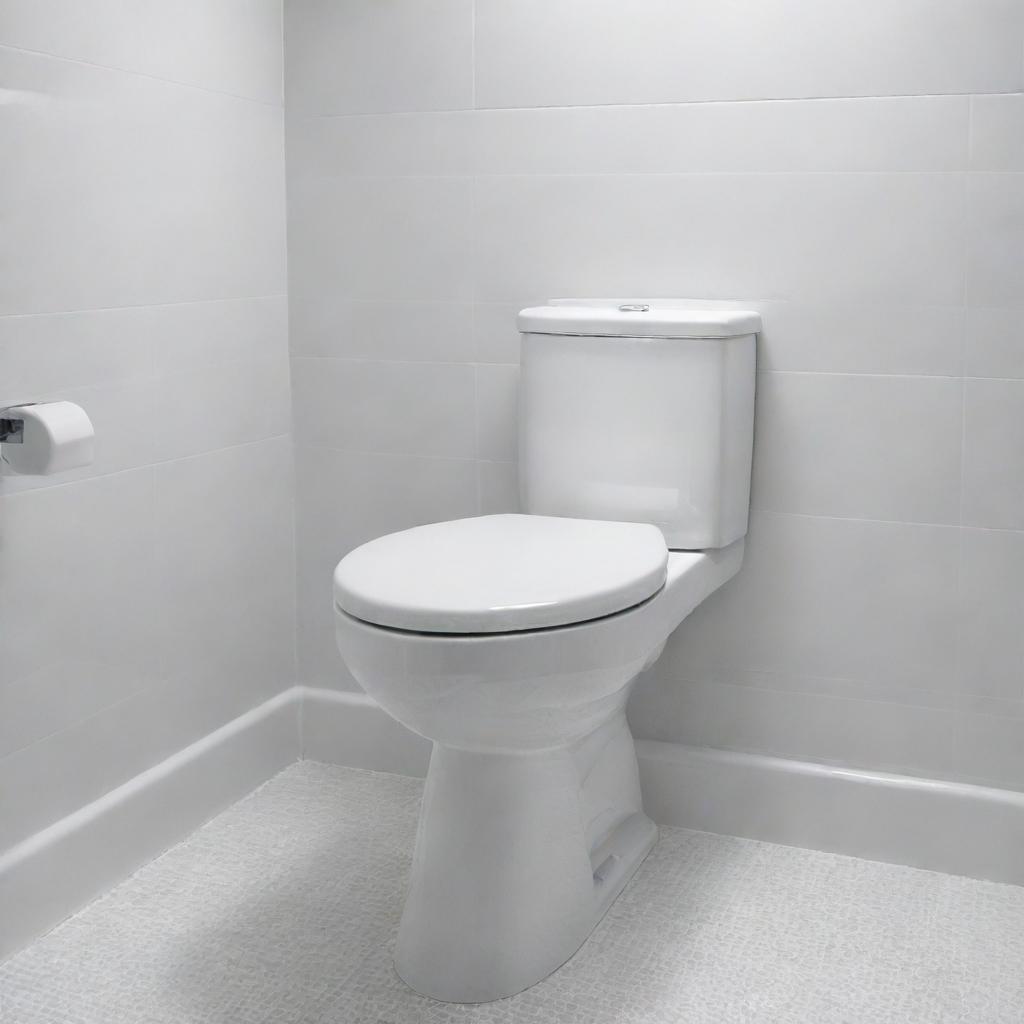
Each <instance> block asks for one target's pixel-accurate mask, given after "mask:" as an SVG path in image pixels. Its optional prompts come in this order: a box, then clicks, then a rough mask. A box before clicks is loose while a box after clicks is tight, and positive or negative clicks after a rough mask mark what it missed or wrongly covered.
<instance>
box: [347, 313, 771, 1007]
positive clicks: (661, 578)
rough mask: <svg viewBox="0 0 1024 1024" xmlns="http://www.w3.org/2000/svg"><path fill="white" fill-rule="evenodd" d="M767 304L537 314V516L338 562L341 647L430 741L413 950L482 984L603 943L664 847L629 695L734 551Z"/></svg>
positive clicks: (420, 971) (527, 416)
mask: <svg viewBox="0 0 1024 1024" xmlns="http://www.w3.org/2000/svg"><path fill="white" fill-rule="evenodd" d="M760 328H761V321H760V318H759V316H758V314H757V313H752V312H746V311H738V310H707V309H700V310H697V309H691V308H688V307H687V305H686V304H685V303H682V302H672V301H658V300H650V301H633V300H630V301H624V300H609V301H597V300H586V301H582V300H558V301H555V302H552V303H550V304H549V305H547V306H540V307H536V308H532V309H525V310H523V311H522V312H521V313H520V314H519V330H520V332H521V334H522V340H523V347H522V353H523V354H522V376H521V387H520V396H521V397H520V417H519V476H520V498H521V508H522V510H523V513H522V514H517V515H492V516H479V517H475V518H469V519H460V520H455V521H453V522H446V523H435V524H431V525H427V526H419V527H416V528H413V529H410V530H404V531H402V532H400V533H395V534H391V535H389V536H385V537H380V538H378V539H377V540H373V541H370V542H369V543H367V544H364V545H362V546H361V547H359V548H357V549H355V550H354V551H352V552H351V553H349V554H348V555H346V556H345V558H343V559H342V560H341V562H340V563H339V565H338V567H337V569H336V571H335V576H334V598H335V612H336V627H337V628H336V632H337V641H338V648H339V650H340V652H341V655H342V657H343V659H344V661H345V663H346V664H347V666H348V667H349V669H350V670H351V672H352V674H353V675H354V676H355V678H356V679H357V680H358V681H359V683H360V684H361V685H362V686H363V687H364V688H365V689H366V691H367V693H369V694H370V695H371V696H373V697H374V698H375V699H376V700H377V701H378V702H379V704H380V706H381V707H382V708H383V709H384V710H385V711H387V712H388V713H389V714H390V715H392V716H393V717H394V718H395V719H397V720H398V721H399V722H401V723H403V724H404V725H406V726H408V728H410V729H411V730H413V731H414V732H416V733H419V734H420V735H421V736H424V737H426V738H427V739H429V740H431V741H432V742H433V752H432V754H431V759H430V767H429V770H428V773H427V779H426V786H425V791H424V795H423V804H422V809H421V813H420V822H419V827H418V831H417V836H416V847H415V852H414V854H413V862H412V868H411V875H410V880H409V888H408V893H407V896H406V901H405V908H404V911H403V914H402V920H401V925H400V928H399V933H398V940H397V945H396V949H395V968H396V970H397V972H398V974H399V975H400V977H401V978H402V979H403V980H404V981H405V982H406V983H407V984H408V985H410V986H411V987H412V988H413V989H415V990H416V991H418V992H420V993H422V994H424V995H426V996H430V997H431V998H434V999H438V1000H444V1001H449V1002H466V1003H469V1002H484V1001H488V1000H493V999H499V998H502V997H504V996H510V995H513V994H515V993H516V992H519V991H521V990H523V989H525V988H528V987H529V986H531V985H533V984H535V983H537V982H538V981H541V980H542V979H543V978H545V977H546V976H547V975H549V974H551V972H552V971H554V970H556V969H557V968H558V967H559V966H560V965H561V964H563V963H564V962H565V961H566V960H568V959H569V958H570V957H571V956H572V955H573V954H574V953H575V952H576V951H577V950H578V949H579V948H580V946H581V945H582V944H583V943H584V941H585V940H586V939H587V936H588V935H589V934H590V933H591V931H592V930H593V929H594V927H595V925H596V924H597V923H598V922H599V921H600V920H601V918H602V916H603V915H604V913H605V912H606V911H607V909H608V908H609V906H610V905H611V904H612V902H613V901H614V900H615V898H616V897H617V896H618V895H619V893H620V892H621V891H622V889H623V887H624V886H625V884H626V883H627V882H628V881H629V879H630V877H631V876H632V875H633V873H634V872H635V871H636V869H637V868H638V867H639V865H640V863H641V862H642V861H643V859H644V857H646V856H647V854H648V853H649V852H650V850H651V848H652V846H653V845H654V843H655V841H656V839H657V835H658V833H657V828H656V826H655V825H654V823H653V822H652V821H651V820H650V819H649V818H648V817H647V816H646V815H645V814H644V810H643V801H642V798H641V794H640V784H639V778H638V772H637V761H636V753H635V749H634V744H633V737H632V735H631V734H630V730H629V726H628V724H627V722H626V715H625V709H626V700H627V697H628V696H629V692H630V688H631V686H632V683H633V681H634V680H635V679H636V678H637V676H638V675H639V673H640V672H642V671H643V670H644V668H646V667H647V666H649V665H650V664H652V663H653V662H654V660H655V659H656V658H657V657H658V655H659V654H660V653H661V650H662V648H663V647H664V644H665V641H666V640H667V638H668V636H669V634H670V633H671V632H672V631H673V630H674V629H675V628H676V627H677V626H678V625H679V623H680V622H682V621H683V619H684V618H686V616H687V615H689V614H690V612H691V611H693V609H694V608H696V607H697V606H698V605H699V604H700V603H701V602H702V601H703V600H705V598H707V597H708V596H709V595H710V594H712V593H713V592H714V591H715V590H717V589H718V588H719V587H720V586H722V584H723V583H725V582H726V581H727V580H729V579H730V578H731V577H732V576H733V575H735V573H736V572H737V571H738V570H739V568H740V564H741V562H742V559H743V544H744V541H743V538H744V536H745V534H746V531H747V515H748V507H749V497H750V466H751V448H752V439H753V412H754V372H755V339H756V335H757V333H758V331H759V330H760Z"/></svg>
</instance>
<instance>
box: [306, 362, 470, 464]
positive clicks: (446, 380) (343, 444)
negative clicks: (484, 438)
mask: <svg viewBox="0 0 1024 1024" xmlns="http://www.w3.org/2000/svg"><path fill="white" fill-rule="evenodd" d="M292 381H293V401H294V410H295V411H294V419H295V436H296V439H297V440H298V441H299V442H300V443H303V444H316V445H325V446H327V447H331V448H339V449H343V450H346V451H363V452H386V453H390V454H394V455H433V456H452V457H458V458H467V459H471V458H473V457H474V456H475V454H476V443H475V437H474V433H475V431H474V416H475V413H474V394H475V385H474V373H473V367H472V366H468V365H461V364H456V363H385V362H370V361H363V360H342V359H306V358H295V359H293V360H292Z"/></svg>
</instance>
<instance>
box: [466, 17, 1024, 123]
mask: <svg viewBox="0 0 1024 1024" xmlns="http://www.w3.org/2000/svg"><path fill="white" fill-rule="evenodd" d="M1022 25H1024V12H1022V11H1021V8H1020V5H1019V4H1016V3H1014V2H1013V0H905V2H904V3H901V4H898V5H893V4H892V3H888V2H886V0H862V2H861V3H858V4H842V3H825V4H811V5H809V4H806V3H801V2H800V0H745V2H740V0H734V2H729V3H705V4H679V3H675V2H673V0H638V2H635V3H632V4H628V5H616V4H594V3H590V2H588V0H518V2H517V3H514V4H510V3H506V2H504V0H477V4H476V102H477V105H478V106H481V107H526V106H559V105H575V104H598V103H677V102H683V101H687V100H722V99H760V98H781V97H804V96H881V95H901V94H931V93H965V92H1006V91H1010V90H1014V89H1019V88H1020V87H1021V74H1022V72H1021V66H1020V42H1021V35H1022Z"/></svg>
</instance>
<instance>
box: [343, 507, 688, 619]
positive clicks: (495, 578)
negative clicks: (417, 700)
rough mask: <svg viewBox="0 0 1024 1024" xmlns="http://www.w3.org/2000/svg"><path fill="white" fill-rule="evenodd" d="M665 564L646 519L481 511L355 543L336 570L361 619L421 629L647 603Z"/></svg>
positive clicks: (591, 615) (349, 606)
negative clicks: (611, 519) (630, 520)
mask: <svg viewBox="0 0 1024 1024" xmlns="http://www.w3.org/2000/svg"><path fill="white" fill-rule="evenodd" d="M667 564H668V550H667V548H666V546H665V539H664V537H663V535H662V533H661V531H660V530H659V529H658V528H657V527H655V526H652V525H650V524H648V523H617V522H602V521H597V520H581V519H565V518H558V517H553V516H530V515H496V516H479V517H476V518H472V519H457V520H454V521H452V522H447V523H434V524H431V525H429V526H419V527H415V528H413V529H411V530H403V531H401V532H400V533H393V534H389V535H388V536H386V537H380V538H378V539H377V540H373V541H370V542H369V543H367V544H364V545H362V546H361V547H359V548H356V549H355V550H354V551H352V552H350V553H349V554H348V555H346V556H345V558H343V559H342V560H341V562H340V563H339V564H338V567H337V569H336V570H335V573H334V599H335V603H336V604H337V606H338V608H339V609H340V610H341V611H343V612H346V613H347V614H349V615H351V616H353V617H355V618H357V619H361V620H363V621H364V622H368V623H371V624H374V625H379V626H387V627H389V628H392V629H401V630H410V631H414V632H420V633H464V634H489V633H507V632H513V631H520V630H534V629H546V628H550V627H552V626H566V625H571V624H574V623H579V622H586V621H588V620H590V619H596V618H600V617H602V616H605V615H611V614H614V613H615V612H620V611H623V610H625V609H627V608H631V607H633V606H634V605H637V604H640V603H641V602H643V601H646V600H647V599H648V598H649V597H651V596H652V595H653V594H655V593H657V591H658V590H659V589H660V588H661V587H662V586H663V585H664V583H665V575H666V566H667Z"/></svg>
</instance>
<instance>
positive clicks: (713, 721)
mask: <svg viewBox="0 0 1024 1024" xmlns="http://www.w3.org/2000/svg"><path fill="white" fill-rule="evenodd" d="M670 701H671V703H670V704H666V705H659V709H658V710H659V714H658V715H657V716H652V717H650V718H649V717H648V716H647V715H646V714H644V708H643V705H642V703H638V704H637V705H636V706H635V707H634V709H632V711H631V717H632V718H633V719H634V725H635V727H638V728H641V729H643V732H644V735H650V736H651V738H653V739H657V738H660V737H659V736H658V734H659V733H664V734H665V735H664V737H663V738H666V739H670V740H673V741H675V742H679V741H680V740H682V741H683V742H687V743H692V744H694V745H696V746H712V747H718V748H723V749H726V750H743V751H752V752H755V753H762V754H769V755H777V756H778V755H781V756H787V757H797V758H806V759H807V760H811V761H821V762H824V763H826V764H841V765H847V766H862V765H871V766H872V767H875V768H879V769H889V770H892V771H910V772H914V773H918V774H925V775H948V774H949V772H950V771H951V769H952V760H953V728H954V721H955V716H954V715H953V714H952V713H951V712H949V711H944V710H940V709H936V708H926V707H912V706H908V705H902V704H895V703H892V702H882V701H865V700H847V699H842V698H838V697H832V696H826V695H820V694H809V693H785V692H779V691H773V690H762V689H754V688H752V687H743V686H732V685H729V684H727V683H722V682H703V683H702V682H697V683H691V682H687V681H684V680H677V681H676V682H675V685H674V687H673V689H672V693H671V697H670Z"/></svg>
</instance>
